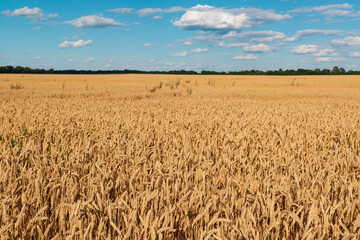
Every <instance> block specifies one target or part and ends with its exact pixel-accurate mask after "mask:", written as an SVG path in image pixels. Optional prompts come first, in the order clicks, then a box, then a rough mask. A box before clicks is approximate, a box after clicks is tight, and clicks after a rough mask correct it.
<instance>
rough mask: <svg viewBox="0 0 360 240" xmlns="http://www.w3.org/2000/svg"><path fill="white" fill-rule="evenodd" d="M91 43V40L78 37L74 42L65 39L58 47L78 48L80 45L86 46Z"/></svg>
mask: <svg viewBox="0 0 360 240" xmlns="http://www.w3.org/2000/svg"><path fill="white" fill-rule="evenodd" d="M91 44H92V40H86V41H84V40H82V39H80V40H78V41H75V42H71V41H65V42H63V43H61V44H60V45H59V48H80V47H85V46H88V45H91Z"/></svg>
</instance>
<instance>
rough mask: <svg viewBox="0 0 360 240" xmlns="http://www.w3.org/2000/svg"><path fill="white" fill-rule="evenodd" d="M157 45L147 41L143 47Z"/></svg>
mask: <svg viewBox="0 0 360 240" xmlns="http://www.w3.org/2000/svg"><path fill="white" fill-rule="evenodd" d="M153 46H155V45H154V44H153V43H145V44H144V45H143V47H153Z"/></svg>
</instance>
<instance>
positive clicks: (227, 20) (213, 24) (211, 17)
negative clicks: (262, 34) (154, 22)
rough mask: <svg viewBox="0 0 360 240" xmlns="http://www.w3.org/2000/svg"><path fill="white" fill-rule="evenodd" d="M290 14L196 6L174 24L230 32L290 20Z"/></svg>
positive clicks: (190, 28)
mask: <svg viewBox="0 0 360 240" xmlns="http://www.w3.org/2000/svg"><path fill="white" fill-rule="evenodd" d="M289 18H291V16H290V15H289V14H285V15H281V14H276V13H275V12H274V11H272V10H262V9H256V8H239V9H225V8H216V7H212V6H208V5H200V4H199V5H196V6H195V7H192V8H190V9H188V10H187V11H186V12H185V14H184V15H183V16H182V17H181V18H180V19H179V20H177V21H175V22H174V23H173V24H174V25H175V26H178V27H180V28H182V29H187V30H195V29H199V30H203V31H217V32H228V31H231V30H236V31H239V30H241V29H243V28H244V27H254V26H257V25H262V24H265V23H268V22H273V21H281V20H284V19H289Z"/></svg>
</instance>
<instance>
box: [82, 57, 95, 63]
mask: <svg viewBox="0 0 360 240" xmlns="http://www.w3.org/2000/svg"><path fill="white" fill-rule="evenodd" d="M94 60H95V59H94V58H93V57H91V58H88V59H85V60H84V63H89V62H93V61H94Z"/></svg>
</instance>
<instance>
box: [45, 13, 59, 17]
mask: <svg viewBox="0 0 360 240" xmlns="http://www.w3.org/2000/svg"><path fill="white" fill-rule="evenodd" d="M47 17H48V18H58V17H59V14H57V13H50V14H48V15H47Z"/></svg>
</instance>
